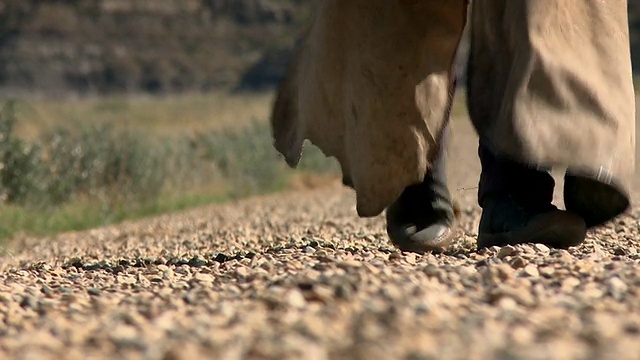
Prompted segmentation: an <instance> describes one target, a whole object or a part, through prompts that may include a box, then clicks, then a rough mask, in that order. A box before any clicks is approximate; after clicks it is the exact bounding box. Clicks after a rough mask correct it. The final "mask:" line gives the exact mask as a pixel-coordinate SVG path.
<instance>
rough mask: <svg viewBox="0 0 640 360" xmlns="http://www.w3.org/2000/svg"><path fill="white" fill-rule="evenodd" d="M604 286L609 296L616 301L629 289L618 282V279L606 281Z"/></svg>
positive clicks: (622, 282)
mask: <svg viewBox="0 0 640 360" xmlns="http://www.w3.org/2000/svg"><path fill="white" fill-rule="evenodd" d="M606 284H607V288H608V289H609V293H610V294H611V296H612V297H613V298H614V299H616V300H618V301H620V300H622V299H623V298H624V295H625V293H626V292H627V290H628V289H629V287H628V286H627V284H625V283H624V281H622V280H620V278H619V277H612V278H610V279H609V280H607V282H606Z"/></svg>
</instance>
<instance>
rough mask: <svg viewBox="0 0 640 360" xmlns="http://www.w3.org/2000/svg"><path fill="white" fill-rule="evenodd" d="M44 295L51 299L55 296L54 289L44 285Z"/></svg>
mask: <svg viewBox="0 0 640 360" xmlns="http://www.w3.org/2000/svg"><path fill="white" fill-rule="evenodd" d="M42 293H43V294H44V295H45V296H46V297H48V298H50V297H52V296H53V295H54V291H53V289H51V288H50V287H48V286H47V285H42Z"/></svg>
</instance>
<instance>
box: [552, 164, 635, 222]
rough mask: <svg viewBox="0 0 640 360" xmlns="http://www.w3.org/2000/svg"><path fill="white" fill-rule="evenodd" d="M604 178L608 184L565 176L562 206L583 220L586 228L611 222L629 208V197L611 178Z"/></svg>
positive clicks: (590, 179) (585, 178)
mask: <svg viewBox="0 0 640 360" xmlns="http://www.w3.org/2000/svg"><path fill="white" fill-rule="evenodd" d="M604 178H605V179H609V182H608V183H607V182H600V181H597V180H595V179H592V178H589V177H581V176H575V175H566V176H565V180H564V204H565V206H566V208H567V210H568V211H571V212H574V213H576V214H578V215H580V216H581V217H582V218H583V219H584V221H585V222H586V223H587V228H591V227H594V226H598V225H602V224H604V223H606V222H607V221H609V220H612V219H613V218H615V217H616V216H618V215H620V214H622V213H623V212H625V211H626V210H627V209H628V208H629V206H630V201H629V196H628V195H626V194H624V193H623V192H622V191H621V190H620V189H621V188H620V187H617V186H615V184H614V181H613V179H612V177H610V176H609V177H607V176H604Z"/></svg>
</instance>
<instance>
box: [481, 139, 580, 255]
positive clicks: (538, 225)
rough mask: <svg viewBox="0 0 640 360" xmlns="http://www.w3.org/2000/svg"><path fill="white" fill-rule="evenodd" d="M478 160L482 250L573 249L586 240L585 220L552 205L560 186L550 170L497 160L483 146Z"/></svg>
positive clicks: (495, 156)
mask: <svg viewBox="0 0 640 360" xmlns="http://www.w3.org/2000/svg"><path fill="white" fill-rule="evenodd" d="M478 155H479V157H480V163H481V166H482V173H481V175H480V182H479V188H478V203H479V205H480V206H481V207H482V209H483V212H482V218H481V219H480V228H479V234H478V247H479V248H484V247H489V246H494V245H497V246H502V245H507V244H519V243H544V244H547V245H550V246H553V247H568V246H572V245H577V244H579V243H581V242H582V241H583V240H584V237H585V232H586V226H585V224H584V221H583V220H582V219H581V218H580V217H578V216H577V215H575V214H571V213H568V212H565V211H560V210H558V209H557V208H556V207H555V206H553V205H552V200H553V188H554V185H555V183H554V180H553V177H552V176H551V175H550V174H549V172H548V171H545V170H542V169H534V168H532V167H529V166H526V165H523V164H520V163H517V162H515V161H513V160H510V159H507V158H505V157H503V156H499V155H496V154H495V153H493V152H492V151H491V150H490V149H489V148H487V147H486V146H484V145H483V144H482V143H481V144H480V146H479V149H478Z"/></svg>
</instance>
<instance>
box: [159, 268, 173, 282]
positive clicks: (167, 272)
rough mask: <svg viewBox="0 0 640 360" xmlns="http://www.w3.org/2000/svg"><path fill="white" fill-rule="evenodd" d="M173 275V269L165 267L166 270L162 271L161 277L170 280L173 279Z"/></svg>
mask: <svg viewBox="0 0 640 360" xmlns="http://www.w3.org/2000/svg"><path fill="white" fill-rule="evenodd" d="M174 276H175V274H174V273H173V270H171V269H167V270H165V271H163V272H162V278H163V279H164V280H169V281H171V280H173V277H174Z"/></svg>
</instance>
